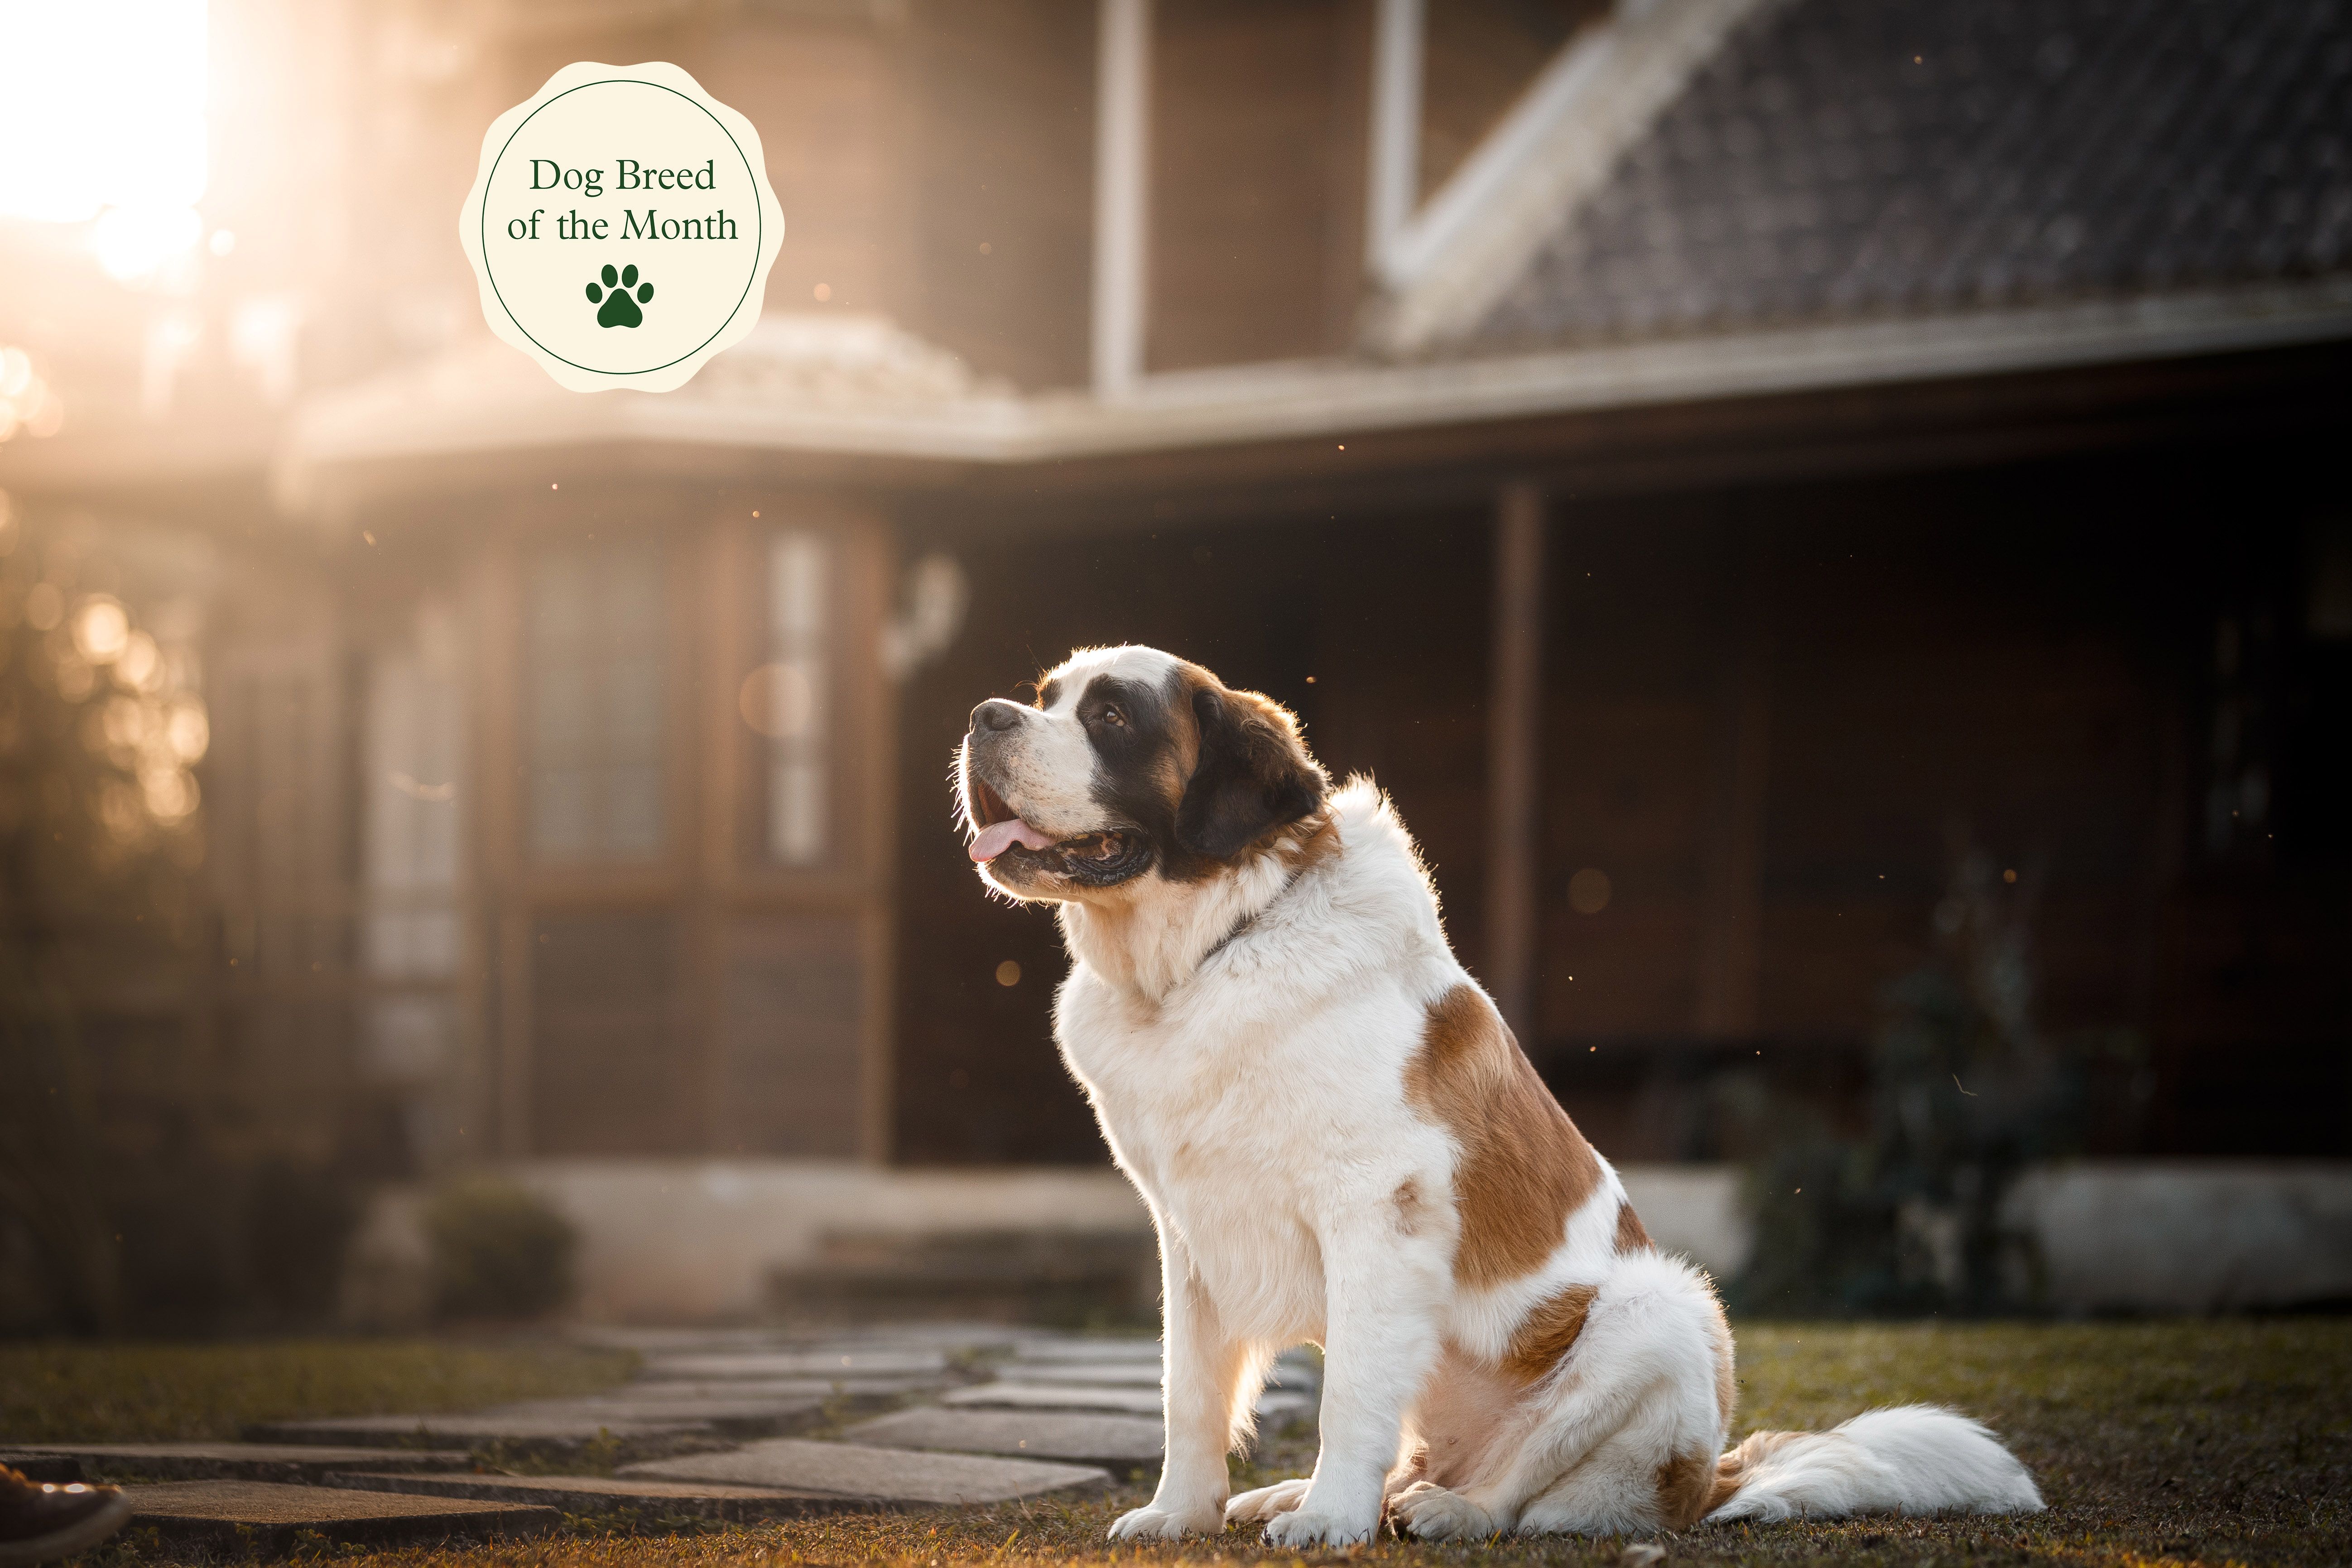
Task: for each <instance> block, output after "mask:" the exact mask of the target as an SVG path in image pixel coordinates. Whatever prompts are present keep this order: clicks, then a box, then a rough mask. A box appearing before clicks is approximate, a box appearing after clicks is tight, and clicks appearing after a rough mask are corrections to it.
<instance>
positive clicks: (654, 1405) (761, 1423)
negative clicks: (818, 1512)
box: [481, 1384, 825, 1437]
mask: <svg viewBox="0 0 2352 1568" xmlns="http://www.w3.org/2000/svg"><path fill="white" fill-rule="evenodd" d="M654 1386H655V1387H656V1388H658V1387H660V1386H662V1385H661V1384H655V1385H654ZM683 1386H687V1387H693V1386H696V1385H694V1384H686V1385H683ZM824 1406H825V1402H824V1399H823V1398H821V1397H819V1396H817V1395H815V1394H802V1395H800V1396H798V1397H797V1398H793V1399H772V1398H771V1399H732V1398H728V1397H725V1396H724V1395H709V1394H706V1395H702V1396H700V1397H688V1398H678V1399H662V1398H658V1397H648V1398H643V1399H614V1398H609V1397H603V1396H597V1397H591V1398H586V1399H543V1400H536V1401H532V1402H530V1403H528V1404H522V1405H499V1407H498V1408H496V1409H494V1410H486V1411H483V1412H482V1413H481V1414H483V1415H495V1416H497V1417H499V1419H500V1420H501V1421H513V1420H517V1419H530V1420H540V1419H555V1418H560V1417H564V1416H577V1417H579V1418H580V1419H582V1420H583V1421H594V1422H595V1423H597V1424H598V1425H599V1426H604V1427H610V1426H614V1425H616V1424H635V1423H642V1422H647V1421H652V1422H657V1423H658V1422H679V1423H685V1424H696V1425H703V1426H709V1427H710V1428H711V1429H712V1430H714V1431H718V1432H723V1433H725V1434H726V1435H727V1436H730V1437H777V1436H782V1435H783V1434H785V1433H787V1432H797V1431H799V1430H801V1429H802V1428H803V1427H806V1426H814V1425H816V1424H817V1423H818V1422H819V1421H822V1420H823V1419H824Z"/></svg>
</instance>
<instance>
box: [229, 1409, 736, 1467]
mask: <svg viewBox="0 0 2352 1568" xmlns="http://www.w3.org/2000/svg"><path fill="white" fill-rule="evenodd" d="M246 1436H247V1437H248V1438H249V1439H251V1440H253V1441H254V1442H257V1443H323V1444H342V1445H345V1446H347V1447H351V1446H362V1447H379V1448H388V1447H402V1446H408V1447H436V1448H478V1447H487V1446H488V1445H490V1444H493V1443H499V1444H504V1445H506V1446H507V1447H511V1448H517V1449H521V1450H523V1451H526V1452H530V1453H537V1454H544V1455H551V1456H557V1457H561V1456H562V1455H566V1454H571V1453H575V1452H577V1451H578V1450H579V1449H581V1448H583V1447H586V1446H587V1445H589V1444H591V1443H607V1442H610V1443H616V1444H618V1445H619V1446H620V1450H621V1452H622V1454H623V1455H624V1456H625V1457H628V1458H655V1457H657V1456H659V1455H663V1454H674V1453H676V1452H677V1451H678V1450H679V1449H680V1448H684V1447H693V1446H694V1445H695V1444H696V1443H697V1442H698V1441H700V1442H715V1441H718V1440H719V1433H718V1429H717V1428H716V1427H713V1426H710V1425H709V1423H708V1422H703V1421H655V1420H648V1419H645V1418H643V1417H640V1416H634V1415H619V1414H612V1415H607V1414H604V1413H603V1412H601V1411H589V1412H584V1413H583V1412H577V1411H568V1410H567V1411H558V1412H555V1413H552V1414H541V1413H537V1412H525V1413H523V1414H520V1415H505V1414H501V1413H500V1412H498V1411H495V1410H478V1411H471V1412H468V1413H467V1414H464V1415H345V1416H333V1417H330V1418H328V1419H325V1420H319V1421H269V1422H264V1423H262V1424H261V1425H259V1426H252V1427H248V1428H247V1431H246ZM374 1468H382V1467H380V1466H379V1467H374Z"/></svg>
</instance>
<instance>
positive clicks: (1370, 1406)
mask: <svg viewBox="0 0 2352 1568" xmlns="http://www.w3.org/2000/svg"><path fill="white" fill-rule="evenodd" d="M1443 1271H1444V1262H1443V1260H1442V1259H1439V1258H1435V1257H1433V1256H1423V1255H1422V1253H1421V1251H1419V1250H1416V1249H1415V1248H1413V1247H1410V1246H1400V1245H1398V1243H1397V1240H1396V1238H1395V1237H1394V1234H1393V1232H1392V1231H1391V1229H1390V1227H1389V1226H1387V1225H1386V1223H1385V1221H1382V1220H1374V1219H1371V1218H1370V1216H1364V1215H1359V1216H1353V1217H1351V1218H1350V1219H1349V1220H1348V1221H1347V1222H1345V1223H1344V1224H1343V1225H1342V1226H1339V1227H1338V1229H1337V1231H1336V1233H1335V1234H1332V1235H1329V1236H1327V1237H1326V1238H1325V1241H1324V1247H1323V1275H1324V1289H1325V1305H1324V1310H1325V1313H1326V1319H1325V1331H1324V1338H1323V1410H1322V1427H1323V1451H1322V1453H1321V1454H1320V1455H1319V1456H1318V1457H1317V1458H1316V1461H1315V1479H1314V1480H1313V1481H1312V1482H1310V1483H1309V1484H1308V1486H1307V1495H1306V1496H1305V1497H1303V1498H1301V1499H1300V1500H1299V1503H1298V1507H1297V1509H1296V1510H1293V1511H1292V1512H1289V1513H1284V1514H1277V1515H1276V1516H1275V1518H1274V1519H1273V1520H1272V1521H1270V1522H1268V1523H1267V1525H1266V1527H1265V1539H1266V1540H1267V1542H1270V1543H1271V1544H1273V1545H1276V1546H1311V1545H1314V1544H1316V1543H1317V1542H1331V1543H1332V1544H1334V1545H1344V1544H1347V1543H1349V1542H1358V1541H1369V1540H1370V1539H1371V1537H1372V1534H1373V1532H1374V1531H1377V1530H1378V1529H1379V1528H1380V1523H1381V1499H1382V1495H1383V1492H1384V1491H1385V1489H1386V1485H1387V1480H1388V1475H1389V1471H1390V1470H1391V1468H1394V1466H1395V1464H1396V1459H1397V1448H1398V1444H1399V1439H1400V1437H1401V1436H1402V1431H1403V1426H1404V1411H1405V1406H1406V1405H1407V1404H1408V1403H1409V1402H1410V1401H1411V1400H1412V1396H1413V1394H1414V1393H1415V1392H1416V1391H1417V1390H1418V1389H1419V1388H1420V1387H1421V1383H1422V1379H1423V1377H1424V1376H1426V1375H1427V1373H1428V1371H1429V1367H1430V1364H1431V1363H1432V1361H1433V1358H1434V1356H1435V1354H1436V1341H1437V1329H1436V1322H1435V1308H1434V1303H1435V1302H1436V1301H1437V1300H1438V1299H1439V1298H1438V1291H1439V1289H1440V1288H1441V1287H1440V1280H1439V1276H1440V1275H1442V1273H1443Z"/></svg>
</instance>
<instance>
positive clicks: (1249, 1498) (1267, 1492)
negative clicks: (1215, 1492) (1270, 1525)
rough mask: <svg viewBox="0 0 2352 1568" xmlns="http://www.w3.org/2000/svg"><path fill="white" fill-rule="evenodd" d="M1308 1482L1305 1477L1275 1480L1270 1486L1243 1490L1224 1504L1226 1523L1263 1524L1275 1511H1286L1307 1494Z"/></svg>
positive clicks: (1293, 1507)
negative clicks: (1248, 1490)
mask: <svg viewBox="0 0 2352 1568" xmlns="http://www.w3.org/2000/svg"><path fill="white" fill-rule="evenodd" d="M1307 1485H1308V1482H1307V1479H1306V1478H1305V1477H1303V1476H1302V1477H1300V1478H1299V1479H1297V1480H1293V1481H1276V1482H1275V1483H1274V1485H1272V1486H1270V1487H1260V1488H1258V1489H1257V1490H1255V1491H1254V1492H1244V1493H1242V1495H1241V1496H1239V1497H1237V1498H1235V1499H1234V1500H1233V1501H1231V1502H1229V1503H1227V1504H1226V1505H1225V1522H1226V1523H1227V1524H1263V1523H1264V1522H1265V1521H1267V1520H1269V1519H1272V1518H1273V1517H1274V1516H1275V1515H1276V1514H1277V1513H1288V1512H1289V1511H1290V1510H1293V1509H1295V1508H1297V1506H1298V1502H1299V1500H1300V1499H1301V1498H1304V1497H1305V1496H1306V1495H1307Z"/></svg>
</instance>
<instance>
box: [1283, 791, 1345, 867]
mask: <svg viewBox="0 0 2352 1568" xmlns="http://www.w3.org/2000/svg"><path fill="white" fill-rule="evenodd" d="M1274 856H1275V858H1276V859H1277V860H1280V861H1281V862H1282V868H1283V869H1284V870H1286V871H1287V872H1289V873H1290V874H1291V875H1292V876H1294V877H1296V876H1297V875H1298V874H1299V873H1300V872H1302V871H1311V870H1313V869H1314V868H1316V867H1318V866H1320V865H1321V864H1323V862H1324V861H1326V860H1330V859H1335V858H1338V856H1339V818H1337V817H1335V816H1332V815H1331V808H1330V807H1329V806H1328V805H1325V806H1318V807H1317V808H1316V809H1315V811H1314V813H1313V815H1311V816H1302V817H1300V818H1299V819H1298V820H1297V821H1296V822H1294V823H1292V824H1291V825H1290V826H1287V827H1286V828H1283V829H1282V830H1281V832H1280V834H1279V836H1278V837H1276V839H1275V841H1274Z"/></svg>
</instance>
